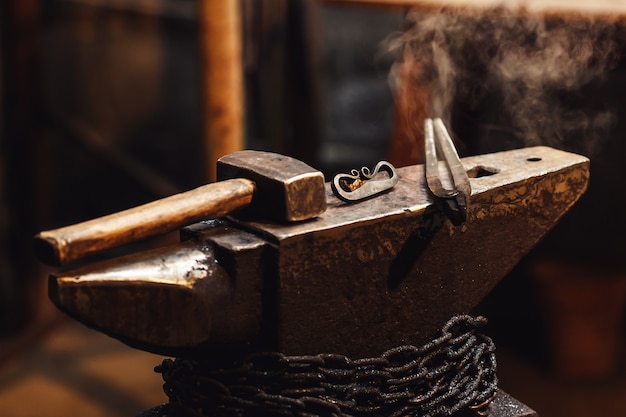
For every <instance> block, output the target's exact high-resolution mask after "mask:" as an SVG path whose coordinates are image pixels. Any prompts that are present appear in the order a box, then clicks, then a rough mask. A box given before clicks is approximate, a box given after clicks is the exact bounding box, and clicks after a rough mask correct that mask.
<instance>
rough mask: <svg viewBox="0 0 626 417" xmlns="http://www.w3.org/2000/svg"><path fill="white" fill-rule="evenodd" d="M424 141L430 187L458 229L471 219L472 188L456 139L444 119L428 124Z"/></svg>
mask: <svg viewBox="0 0 626 417" xmlns="http://www.w3.org/2000/svg"><path fill="white" fill-rule="evenodd" d="M424 142H425V144H424V150H425V154H426V183H427V184H428V188H429V189H430V191H431V192H432V193H433V194H434V195H435V196H437V197H439V198H441V199H443V200H444V211H445V213H446V215H447V216H448V218H449V219H450V221H451V222H452V224H454V225H455V226H458V225H460V224H461V223H463V222H464V221H465V220H466V219H467V206H468V204H469V197H470V194H471V193H472V189H471V186H470V182H469V177H468V176H467V172H466V171H465V168H463V164H461V161H460V160H459V155H458V154H457V152H456V148H455V147H454V143H453V142H452V138H451V137H450V135H449V134H448V130H447V129H446V126H445V125H444V123H443V121H442V120H441V119H440V118H436V119H430V118H428V119H426V120H425V121H424ZM440 159H443V162H444V163H443V164H440V162H439V160H440ZM440 168H443V170H440ZM442 171H443V172H442ZM444 183H445V185H444Z"/></svg>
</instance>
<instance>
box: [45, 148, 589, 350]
mask: <svg viewBox="0 0 626 417" xmlns="http://www.w3.org/2000/svg"><path fill="white" fill-rule="evenodd" d="M461 162H462V164H463V166H464V167H465V169H466V171H467V172H468V174H469V176H470V181H471V189H472V195H471V200H470V201H471V204H470V206H469V208H468V211H467V221H466V222H465V223H463V225H461V226H458V227H454V226H453V225H452V224H451V223H450V222H449V221H448V220H447V219H446V217H445V215H444V214H443V212H442V209H441V204H440V202H439V201H438V200H437V199H435V198H434V197H433V196H432V195H431V194H430V193H429V192H428V191H427V189H426V185H425V178H424V167H423V166H422V165H416V166H410V167H405V168H400V169H398V171H397V172H398V176H399V182H398V183H397V184H396V186H395V187H394V188H393V189H392V190H390V191H389V192H388V193H385V194H382V195H380V196H378V197H376V198H373V199H370V200H366V201H364V202H361V203H356V204H346V203H344V202H342V201H340V200H339V199H337V198H336V197H334V196H333V195H332V192H331V190H330V185H329V184H327V190H326V191H327V203H328V209H327V211H326V212H325V213H324V214H323V215H321V216H319V217H318V218H317V219H315V220H312V221H309V222H304V223H297V224H275V223H260V222H237V223H232V222H230V221H229V222H222V221H217V222H209V223H200V224H197V225H194V226H192V227H189V228H186V229H184V230H183V231H184V233H183V234H184V235H185V236H186V238H188V240H186V241H184V242H183V243H181V244H179V245H177V246H174V247H170V248H164V249H159V250H157V251H156V252H147V253H143V254H136V255H130V256H128V257H123V258H119V259H116V260H112V261H106V262H104V263H100V264H93V265H91V266H88V267H86V268H83V269H78V270H73V271H66V272H61V273H58V274H55V275H52V276H51V277H50V286H49V291H50V298H51V299H52V300H53V301H54V302H55V304H56V305H57V306H58V307H59V308H61V309H62V310H64V311H66V312H67V313H69V314H70V315H72V316H73V317H74V318H76V319H78V320H80V321H82V322H84V323H86V324H87V325H89V326H93V327H95V328H97V329H99V330H101V331H103V332H105V333H108V334H110V335H112V336H114V337H116V338H119V339H120V340H122V341H124V342H126V343H128V344H130V345H132V346H135V347H139V348H141V349H146V350H150V351H153V352H158V353H164V354H168V355H175V356H185V355H187V354H189V353H191V352H195V353H197V352H207V351H208V350H207V349H211V348H214V347H219V346H221V347H225V346H226V347H227V346H238V345H245V344H247V343H252V342H257V343H261V344H262V345H263V348H265V349H272V350H279V351H281V352H284V353H286V354H312V353H319V352H334V353H340V354H344V355H347V356H351V357H366V356H374V355H378V354H380V353H381V352H383V351H385V350H386V349H388V348H389V347H390V346H397V345H401V344H414V345H418V344H421V343H424V342H426V341H427V340H430V338H432V336H433V335H434V333H435V332H436V330H437V329H438V328H440V327H441V326H442V325H443V324H444V323H445V322H446V321H447V320H448V319H449V318H450V317H451V316H453V315H455V314H460V313H467V312H470V311H471V310H472V309H473V308H474V307H475V306H476V305H477V304H478V302H480V301H481V300H482V299H483V298H484V296H485V295H486V294H487V293H488V292H489V291H490V290H491V289H492V288H493V287H494V286H495V285H496V284H497V282H498V281H499V280H500V279H502V278H503V277H504V276H505V275H506V274H507V273H508V272H509V271H510V270H511V269H512V268H513V267H514V266H515V264H516V263H517V262H519V260H520V259H521V258H522V257H523V256H524V255H525V254H526V253H527V252H528V251H529V250H530V249H531V248H532V247H533V246H534V245H535V244H536V243H537V242H538V241H539V240H540V239H541V237H542V236H543V235H544V234H545V233H547V232H548V231H549V230H550V229H551V228H552V226H554V224H555V223H556V222H557V221H558V220H559V218H560V217H561V216H562V215H563V214H564V213H566V212H567V211H568V210H569V208H570V207H571V206H572V205H573V204H574V203H575V202H576V200H577V199H578V198H579V197H580V196H581V194H582V193H583V192H584V191H585V189H586V187H587V183H588V178H589V160H588V159H587V158H585V157H582V156H579V155H575V154H571V153H567V152H563V151H558V150H555V149H551V148H547V147H535V148H525V149H518V150H513V151H506V152H500V153H493V154H486V155H480V156H473V157H468V158H463V159H462V161H461ZM372 335H375V337H372Z"/></svg>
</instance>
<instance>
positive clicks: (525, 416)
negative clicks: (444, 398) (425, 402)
mask: <svg viewBox="0 0 626 417" xmlns="http://www.w3.org/2000/svg"><path fill="white" fill-rule="evenodd" d="M465 414H466V413H464V414H463V416H464V415H465ZM487 415H488V416H489V417H538V414H537V413H536V412H535V411H533V410H532V409H531V408H529V407H527V406H526V405H524V404H522V403H521V402H519V401H517V400H516V399H515V398H513V397H511V396H510V395H509V394H507V393H506V392H504V391H502V390H500V391H499V392H498V395H497V396H496V398H495V399H494V400H493V402H492V403H491V405H490V406H489V414H487ZM137 417H184V416H183V414H181V413H180V412H178V411H177V410H176V407H174V406H170V405H169V404H164V405H161V406H158V407H154V408H151V409H150V410H147V411H144V412H143V413H141V414H139V415H138V416H137ZM207 417H211V416H207ZM459 417H461V415H459Z"/></svg>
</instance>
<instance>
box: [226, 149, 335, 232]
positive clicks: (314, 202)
mask: <svg viewBox="0 0 626 417" xmlns="http://www.w3.org/2000/svg"><path fill="white" fill-rule="evenodd" d="M232 178H247V179H249V180H252V181H254V183H255V185H256V190H255V192H254V195H253V197H252V202H251V204H250V206H249V207H247V208H246V211H245V213H247V214H252V215H254V217H257V218H258V217H267V218H271V219H273V220H278V221H299V220H307V219H311V218H314V217H317V216H318V215H320V214H322V213H323V212H324V211H325V210H326V191H325V186H324V174H322V173H321V172H320V171H317V170H316V169H313V168H311V167H310V166H309V165H307V164H305V163H304V162H302V161H299V160H297V159H294V158H291V157H288V156H284V155H279V154H275V153H271V152H262V151H252V150H246V151H240V152H235V153H231V154H229V155H226V156H223V157H222V158H220V159H219V160H218V161H217V179H218V180H219V181H222V180H227V179H232Z"/></svg>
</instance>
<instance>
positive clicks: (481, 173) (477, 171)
mask: <svg viewBox="0 0 626 417" xmlns="http://www.w3.org/2000/svg"><path fill="white" fill-rule="evenodd" d="M498 172H500V170H499V169H497V168H489V167H484V166H477V167H474V168H471V169H468V170H467V176H468V177H470V178H481V177H489V176H491V175H493V174H497V173H498Z"/></svg>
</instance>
